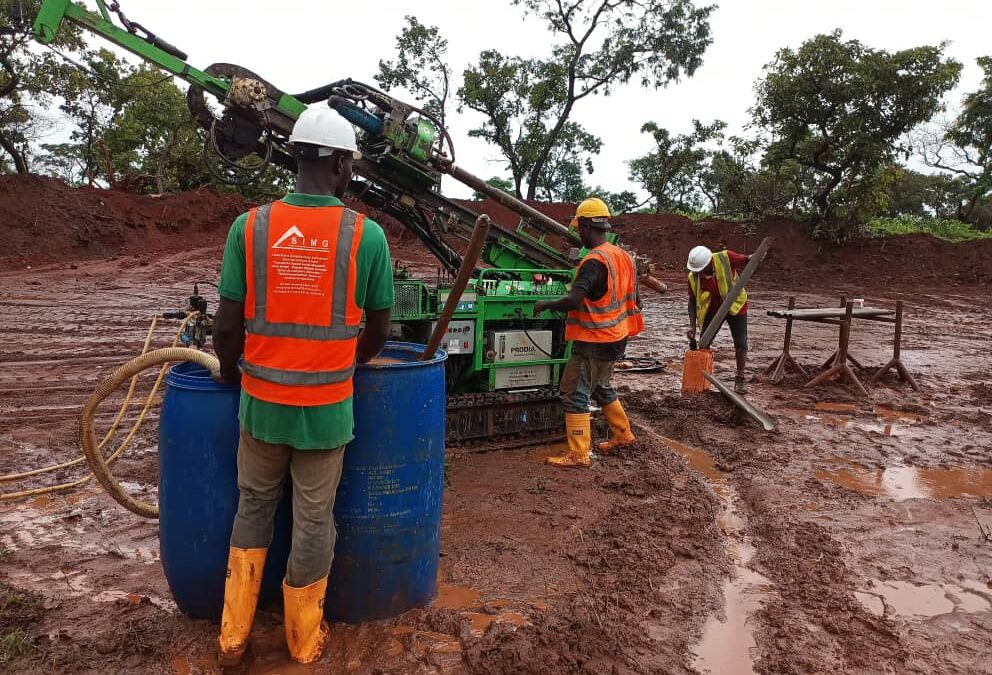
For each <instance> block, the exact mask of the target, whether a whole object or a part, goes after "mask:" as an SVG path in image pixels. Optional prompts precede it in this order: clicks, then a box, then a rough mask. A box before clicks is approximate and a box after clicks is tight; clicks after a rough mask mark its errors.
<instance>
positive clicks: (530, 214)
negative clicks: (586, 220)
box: [436, 162, 579, 239]
mask: <svg viewBox="0 0 992 675" xmlns="http://www.w3.org/2000/svg"><path fill="white" fill-rule="evenodd" d="M436 164H437V167H438V169H440V170H441V171H443V172H444V173H446V174H448V175H450V176H451V177H452V178H454V179H455V180H457V181H458V182H460V183H463V184H465V185H467V186H469V187H470V188H472V189H473V190H476V191H477V192H481V193H482V194H484V195H486V196H487V197H489V198H490V199H492V200H493V201H494V202H496V203H497V204H499V205H501V206H505V207H506V208H508V209H510V210H511V211H513V212H515V213H517V214H519V215H520V216H522V217H524V218H530V219H531V220H534V221H536V222H537V223H538V224H539V225H540V226H541V227H542V228H543V229H547V230H551V231H552V232H554V233H555V234H559V235H561V236H563V237H566V238H568V239H578V238H579V235H578V233H577V232H574V231H572V230H570V229H568V228H567V227H565V226H564V225H562V224H561V223H559V222H556V221H554V220H553V219H551V218H549V217H548V216H546V215H544V214H543V213H541V212H540V211H538V210H537V209H535V208H534V207H532V206H529V205H527V204H525V203H524V202H523V201H521V200H519V199H517V198H516V197H513V196H511V195H508V194H506V193H505V192H503V191H502V190H500V189H499V188H494V187H493V186H492V185H490V184H489V183H487V182H486V181H484V180H482V179H481V178H479V177H478V176H476V175H474V174H471V173H469V172H468V171H466V170H465V169H463V168H461V167H459V166H455V165H454V164H448V163H445V162H437V163H436Z"/></svg>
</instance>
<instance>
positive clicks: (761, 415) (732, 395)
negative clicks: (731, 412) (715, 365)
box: [703, 371, 775, 431]
mask: <svg viewBox="0 0 992 675" xmlns="http://www.w3.org/2000/svg"><path fill="white" fill-rule="evenodd" d="M703 377H705V378H706V379H707V380H709V383H710V384H712V385H713V386H714V387H716V388H717V389H719V390H720V393H722V394H723V395H724V396H726V397H727V398H729V399H730V400H731V401H733V402H734V404H736V405H737V407H738V408H740V409H741V410H743V411H744V412H746V413H747V414H748V415H750V416H751V417H753V418H754V419H755V420H757V421H758V423H759V424H761V426H762V427H764V429H765V431H775V423H774V422H772V418H771V417H769V416H768V413H766V412H765V411H764V410H762V409H761V408H758V407H757V406H755V405H754V404H752V403H751V402H749V401H748V400H747V399H746V398H744V397H743V396H741V395H740V394H738V393H737V392H736V391H734V390H733V389H731V388H730V387H728V386H727V385H726V384H724V383H723V382H721V381H720V380H718V379H717V378H716V377H714V376H713V374H712V373H707V372H705V371H704V372H703Z"/></svg>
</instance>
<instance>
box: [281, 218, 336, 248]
mask: <svg viewBox="0 0 992 675" xmlns="http://www.w3.org/2000/svg"><path fill="white" fill-rule="evenodd" d="M330 246H331V242H330V240H328V239H321V238H319V237H307V236H306V235H304V234H303V232H302V230H300V228H299V227H297V226H296V225H291V226H290V228H289V229H288V230H286V231H285V232H284V233H283V235H282V236H281V237H279V238H278V239H277V240H276V243H274V244H272V248H282V249H290V250H293V251H319V252H321V253H326V252H327V250H328V249H329V248H330Z"/></svg>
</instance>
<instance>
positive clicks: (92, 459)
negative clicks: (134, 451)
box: [79, 347, 220, 518]
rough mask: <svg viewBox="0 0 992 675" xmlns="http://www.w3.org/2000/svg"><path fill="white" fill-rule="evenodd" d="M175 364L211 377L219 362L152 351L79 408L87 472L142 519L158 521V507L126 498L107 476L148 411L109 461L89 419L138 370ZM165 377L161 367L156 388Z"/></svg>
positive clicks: (182, 351)
mask: <svg viewBox="0 0 992 675" xmlns="http://www.w3.org/2000/svg"><path fill="white" fill-rule="evenodd" d="M177 361H192V362H194V363H197V364H199V365H201V366H203V367H204V368H206V369H207V370H209V371H210V372H211V373H216V372H218V371H219V370H220V362H219V361H217V357H216V356H213V355H211V354H207V353H206V352H201V351H197V350H196V349H190V348H188V347H169V348H166V349H156V350H155V351H151V352H148V353H147V354H142V355H141V356H138V357H137V358H134V359H131V360H130V361H128V362H127V363H125V364H124V365H123V366H121V367H120V368H118V369H117V370H115V371H114V372H113V373H111V374H110V375H109V376H108V377H107V378H106V379H105V380H104V381H103V382H101V383H100V384H99V386H97V388H96V390H95V391H94V392H93V393H92V394H91V395H90V397H89V399H87V401H86V404H85V405H84V406H83V412H82V413H81V414H80V415H79V445H80V446H81V447H82V449H83V454H84V455H86V459H87V460H88V461H89V464H90V470H91V471H92V472H93V475H94V476H96V479H97V480H98V481H99V482H100V485H102V486H103V487H104V489H106V490H107V492H109V493H110V496H111V497H113V498H114V499H115V500H116V501H117V503H119V504H120V505H121V506H123V507H124V508H126V509H127V510H128V511H131V512H132V513H136V514H138V515H139V516H144V517H145V518H158V506H156V505H153V504H146V503H145V502H142V501H139V500H137V499H135V498H134V497H132V496H131V495H129V494H128V493H127V492H125V491H124V488H123V487H121V484H120V483H118V482H117V479H116V478H114V476H113V474H111V473H110V467H109V464H110V462H111V461H112V460H113V459H114V458H115V457H116V455H117V454H118V453H120V452H121V451H122V450H123V449H124V447H126V444H127V443H129V442H130V440H131V438H133V436H134V434H135V433H136V431H137V427H138V426H139V424H140V422H141V420H142V419H143V418H144V414H145V412H147V410H148V406H147V405H146V406H145V409H144V410H142V412H141V416H140V417H139V418H138V422H136V423H135V428H133V429H132V430H131V433H130V434H129V435H128V437H127V438H126V439H124V442H123V443H121V447H120V448H118V449H117V450H116V451H115V452H114V454H113V455H111V456H110V457H109V458H107V459H104V458H103V453H101V452H100V447H99V445H98V444H97V442H96V433H95V432H94V430H93V415H94V413H96V409H97V407H98V406H99V405H100V403H101V402H102V401H103V399H105V398H107V397H108V396H109V395H110V394H111V393H113V392H114V391H115V390H116V389H117V387H119V386H120V385H121V383H122V382H124V380H126V379H128V378H130V377H134V376H135V375H137V374H138V373H140V372H141V371H142V370H144V369H146V368H151V367H152V366H157V365H160V364H168V363H174V362H177ZM164 375H165V367H164V365H163V368H162V371H161V372H160V373H159V376H158V380H156V382H155V386H156V388H157V387H158V384H159V382H161V381H162V378H163V377H164Z"/></svg>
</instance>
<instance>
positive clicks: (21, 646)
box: [0, 628, 34, 663]
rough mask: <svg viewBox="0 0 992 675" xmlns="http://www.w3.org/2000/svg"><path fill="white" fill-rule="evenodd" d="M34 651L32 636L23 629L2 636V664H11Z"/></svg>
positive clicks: (0, 651)
mask: <svg viewBox="0 0 992 675" xmlns="http://www.w3.org/2000/svg"><path fill="white" fill-rule="evenodd" d="M32 649H34V643H33V641H32V640H31V636H30V635H28V634H27V631H25V630H24V629H23V628H18V629H17V630H14V631H11V632H10V633H7V634H5V635H0V663H10V662H11V661H13V660H14V659H16V658H17V657H19V656H24V655H25V654H27V653H29V652H30V651H31V650H32Z"/></svg>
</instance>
